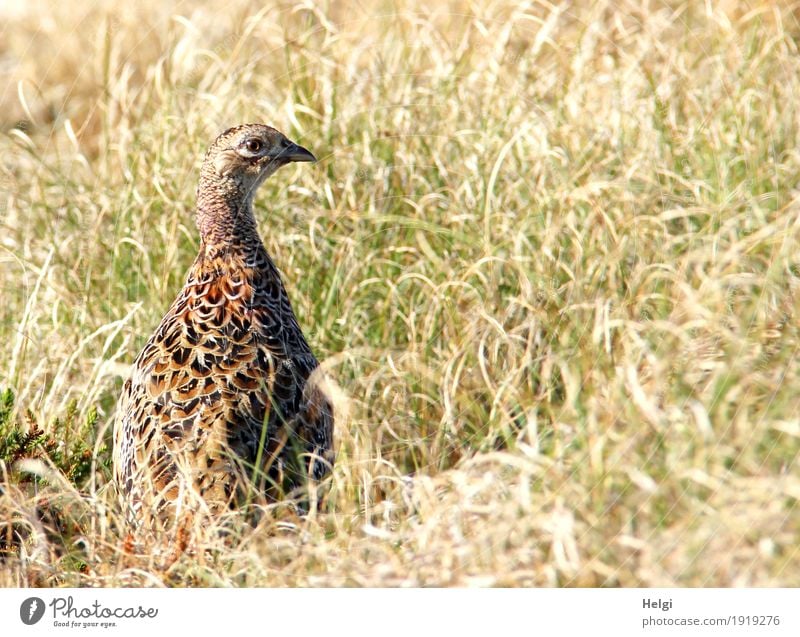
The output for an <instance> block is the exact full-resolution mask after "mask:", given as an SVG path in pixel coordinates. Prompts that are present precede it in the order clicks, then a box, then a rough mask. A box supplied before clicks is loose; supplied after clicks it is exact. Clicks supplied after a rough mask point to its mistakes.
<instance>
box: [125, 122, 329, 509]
mask: <svg viewBox="0 0 800 637" xmlns="http://www.w3.org/2000/svg"><path fill="white" fill-rule="evenodd" d="M313 161H316V159H315V157H314V155H312V154H311V153H310V152H309V151H308V150H306V149H305V148H303V147H302V146H298V145H297V144H295V143H293V142H291V141H289V140H288V139H287V138H286V137H285V136H284V135H283V134H282V133H280V132H279V131H277V130H275V129H274V128H271V127H269V126H265V125H262V124H247V125H242V126H237V127H235V128H230V129H228V130H226V131H225V132H224V133H222V134H221V135H220V136H219V137H218V138H217V139H216V140H215V141H214V143H213V144H212V145H211V147H210V148H209V149H208V152H207V153H206V156H205V159H204V161H203V165H202V168H201V171H200V182H199V186H198V189H197V210H196V222H197V227H198V229H199V231H200V237H201V243H200V251H199V254H198V255H197V258H196V259H195V260H194V263H193V264H192V266H191V269H190V270H189V274H188V276H187V278H186V282H185V284H184V286H183V289H182V290H181V291H180V292H179V293H178V296H177V298H176V299H175V300H174V301H173V303H172V305H171V306H170V308H169V310H167V313H166V315H165V316H164V318H163V319H162V320H161V324H160V325H159V326H158V328H157V329H156V330H155V332H154V333H153V335H152V336H151V337H150V339H149V340H148V341H147V344H146V345H145V346H144V349H143V350H142V351H141V353H140V354H139V355H138V357H137V358H136V360H135V362H134V364H133V371H132V374H131V377H130V379H129V380H128V381H127V382H126V383H125V385H124V388H123V392H122V395H121V397H120V401H119V405H118V409H117V419H116V422H115V425H114V473H115V479H116V482H117V486H118V489H119V491H120V492H121V495H122V497H123V500H124V501H125V503H126V507H127V509H128V511H129V513H130V514H131V517H132V519H134V520H137V519H141V517H142V516H143V515H144V514H146V513H157V512H159V511H163V510H164V509H166V508H167V506H168V505H169V504H170V503H172V504H174V505H177V500H178V499H179V497H181V494H184V495H185V494H187V493H192V494H194V495H195V496H199V498H201V499H202V500H203V501H205V502H206V503H208V504H209V506H210V508H211V509H213V510H220V509H221V510H224V509H226V508H231V507H235V506H237V504H241V503H243V502H249V501H252V498H253V496H254V495H256V496H263V497H264V498H265V499H266V501H275V500H277V499H279V498H280V497H282V496H285V495H291V494H293V493H302V492H303V490H304V489H305V487H307V486H308V484H309V481H313V482H316V481H319V480H320V479H322V478H323V477H324V476H325V475H326V474H327V473H328V472H329V471H330V469H331V467H332V463H333V451H332V439H333V407H332V404H331V402H330V400H329V399H328V397H327V395H326V393H325V391H324V389H323V385H322V382H321V381H322V372H321V369H320V367H319V363H318V362H317V359H316V358H315V357H314V354H313V353H312V351H311V348H310V347H309V345H308V343H307V342H306V339H305V337H304V336H303V333H302V331H301V329H300V327H299V326H298V323H297V319H296V318H295V315H294V312H293V311H292V306H291V304H290V302H289V297H288V295H287V293H286V289H285V288H284V285H283V282H282V280H281V277H280V274H279V273H278V269H277V268H276V266H275V264H274V263H273V261H272V259H271V258H270V256H269V254H267V251H266V249H265V248H264V244H263V242H262V241H261V238H260V236H259V234H258V230H257V228H256V221H255V217H254V215H253V196H254V195H255V192H256V190H257V189H258V187H259V186H260V185H261V184H262V183H263V182H264V180H265V179H266V178H267V177H269V176H270V175H271V174H272V173H274V172H275V171H276V170H277V169H278V168H280V167H281V166H284V165H286V164H288V163H290V162H313ZM306 493H307V491H306Z"/></svg>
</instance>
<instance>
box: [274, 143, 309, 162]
mask: <svg viewBox="0 0 800 637" xmlns="http://www.w3.org/2000/svg"><path fill="white" fill-rule="evenodd" d="M276 159H283V160H284V161H287V162H288V161H317V158H316V157H314V155H312V154H311V152H310V151H308V150H306V149H305V148H303V147H302V146H298V145H297V144H295V143H292V142H290V143H289V145H288V146H287V147H286V148H284V149H282V150H281V151H280V152H279V153H278V157H276Z"/></svg>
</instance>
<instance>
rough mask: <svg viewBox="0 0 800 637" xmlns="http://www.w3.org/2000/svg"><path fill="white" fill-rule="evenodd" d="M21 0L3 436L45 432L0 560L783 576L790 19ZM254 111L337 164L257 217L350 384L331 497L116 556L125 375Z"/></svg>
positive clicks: (597, 578) (791, 393)
mask: <svg viewBox="0 0 800 637" xmlns="http://www.w3.org/2000/svg"><path fill="white" fill-rule="evenodd" d="M33 4H34V6H32V7H31V8H22V4H20V6H19V7H17V6H16V5H15V4H14V3H12V4H11V5H10V6H6V5H4V6H5V7H6V8H5V9H4V11H5V12H6V14H7V15H5V16H3V24H4V26H2V27H0V60H2V65H0V77H2V83H1V84H0V126H2V128H3V130H4V133H3V135H2V138H1V139H0V156H2V168H1V169H0V170H1V172H0V194H1V197H0V214H1V215H2V216H0V220H1V221H0V223H2V235H1V236H0V288H1V289H2V299H3V301H2V303H1V304H0V342H2V343H3V356H2V359H0V389H3V388H10V389H12V390H13V393H14V395H15V403H14V406H13V407H12V408H10V409H8V410H7V411H8V414H7V417H6V421H5V425H4V430H3V432H2V435H3V436H5V438H7V439H9V440H10V439H11V438H10V437H13V436H12V434H14V432H15V428H17V430H16V434H15V435H17V437H18V438H19V436H20V435H22V434H20V432H19V430H21V431H22V433H23V434H24V433H25V431H27V430H28V429H30V428H32V427H33V426H34V425H33V422H34V421H35V422H37V423H41V424H40V427H42V429H43V430H44V434H43V436H45V437H46V436H47V435H50V436H51V437H53V436H55V438H56V439H55V441H54V442H53V441H51V442H50V443H44V442H43V443H42V444H41V445H38V443H36V445H38V446H36V445H34V446H35V447H36V450H35V452H32V453H26V454H23V453H19V454H17V456H18V457H16V458H15V457H11V456H10V455H7V456H6V457H5V458H4V462H3V463H0V470H1V474H2V493H1V494H0V520H3V521H4V528H5V529H6V532H8V531H9V529H11V528H13V529H15V530H16V531H17V534H18V535H19V536H21V537H22V541H21V544H20V543H17V544H15V543H14V542H12V541H11V540H8V541H7V542H6V552H5V554H4V556H2V557H0V560H2V570H0V584H2V585H6V586H8V585H52V586H58V585H91V586H112V585H120V584H139V585H161V584H167V585H224V586H227V585H241V586H245V585H246V586H263V585H267V586H305V585H311V586H326V585H369V586H384V585H385V586H407V585H459V586H461V585H470V584H476V585H526V586H528V585H569V586H576V585H578V586H583V585H591V586H594V585H620V586H671V585H692V586H733V585H795V586H796V585H800V549H799V548H798V546H799V545H798V541H797V538H798V534H800V510H798V500H799V499H800V472H798V451H800V415H799V414H800V363H799V362H798V357H797V348H798V343H800V341H799V340H798V317H797V310H798V299H797V290H798V285H799V284H800V257H798V255H800V229H799V227H798V226H799V224H800V205H799V204H798V200H797V194H796V191H795V186H796V183H797V176H798V174H800V155H799V154H798V147H800V145H799V144H798V135H799V133H800V112H799V111H798V104H800V100H799V99H798V97H800V56H799V55H798V38H800V25H799V24H798V9H796V8H795V7H794V6H792V5H788V4H784V5H781V6H776V5H774V4H773V3H772V2H766V1H763V2H762V1H759V0H752V1H751V2H742V3H735V2H730V1H729V2H720V3H718V2H707V3H700V2H661V1H658V0H652V1H650V2H640V1H638V0H636V1H634V0H628V2H623V3H621V4H620V3H608V2H600V3H589V2H585V3H584V2H558V0H556V1H555V2H553V3H552V4H551V3H548V2H543V1H539V2H530V3H522V4H520V3H517V2H505V1H498V2H495V3H493V4H491V5H490V6H483V5H481V4H480V3H470V2H467V1H465V0H464V1H462V0H453V1H452V2H450V4H449V5H448V7H447V8H446V9H445V8H441V7H438V6H436V4H435V3H433V4H431V3H423V2H419V1H418V0H407V1H405V2H399V3H397V4H395V5H390V4H387V3H380V2H375V3H370V2H367V3H363V2H359V3H352V4H347V3H335V4H334V3H331V4H330V6H326V5H325V4H319V5H318V4H314V3H313V2H312V1H311V0H309V1H308V2H301V3H298V2H295V1H294V0H291V1H288V0H287V1H284V2H278V3H275V4H270V5H269V7H268V8H262V5H261V4H260V3H256V2H247V1H242V0H238V1H235V2H230V3H226V5H227V7H229V8H227V9H226V10H225V11H223V10H222V9H221V8H220V9H214V10H212V9H209V8H204V6H203V5H202V4H201V3H199V2H198V3H194V2H172V3H157V2H145V3H126V4H124V5H122V4H120V5H119V6H116V5H114V4H111V3H103V2H96V3H93V4H91V5H89V6H87V5H86V4H85V3H77V2H73V3H52V4H44V3H40V6H38V7H37V6H35V3H33ZM242 121H264V122H268V123H272V124H274V125H275V126H276V127H278V128H280V129H282V130H284V131H285V132H286V133H287V134H289V135H290V136H291V137H293V138H295V139H297V140H298V141H300V142H301V143H303V144H305V145H307V146H308V147H309V148H311V149H312V150H313V152H314V153H315V154H317V156H318V157H320V158H321V161H320V163H319V164H317V166H315V167H311V168H309V167H308V166H304V167H302V169H297V170H291V169H286V172H284V173H280V174H279V175H278V176H276V177H275V178H273V179H272V180H270V181H269V182H268V184H267V185H266V186H265V188H264V189H263V191H262V193H261V196H260V197H259V199H258V202H257V212H258V216H259V218H260V224H261V230H262V233H263V235H264V237H265V241H266V243H267V246H268V248H269V250H270V251H271V253H272V254H273V255H274V256H275V258H276V261H277V262H278V264H279V266H280V267H281V268H282V270H283V272H284V273H285V277H286V280H287V285H288V287H289V289H290V292H291V294H292V297H293V300H294V304H295V308H296V310H297V312H298V315H299V317H300V322H301V324H302V325H303V326H304V327H305V329H306V332H307V333H308V335H309V337H310V340H311V342H312V345H313V346H314V348H315V350H316V351H317V352H318V353H319V355H320V358H322V359H325V360H326V366H327V368H328V370H329V371H330V373H331V375H332V377H333V378H335V379H336V381H337V383H338V385H339V387H340V396H339V399H338V401H339V410H340V412H342V413H343V414H344V416H343V417H342V419H341V421H340V422H339V425H338V432H337V441H336V444H337V449H338V464H337V466H336V470H335V473H334V476H333V483H332V490H331V493H330V497H329V500H328V507H327V509H326V510H324V511H320V512H318V513H316V514H312V515H311V516H309V517H308V518H305V519H298V518H295V517H293V516H292V514H291V512H289V511H287V510H284V509H283V508H282V507H277V508H276V509H275V510H273V511H269V512H268V514H267V515H266V516H264V518H263V519H262V521H261V522H260V524H259V526H258V528H256V529H249V528H247V527H246V526H243V525H242V521H241V519H238V518H237V516H233V519H232V520H230V521H229V530H228V536H227V539H226V540H225V541H223V540H220V539H219V538H218V537H217V536H215V534H214V533H210V532H208V527H209V524H208V523H207V522H206V521H203V520H199V519H198V520H195V521H194V522H193V524H194V525H195V526H194V527H192V526H189V527H188V528H186V529H184V530H183V531H181V533H180V537H175V536H172V537H170V538H169V539H168V542H167V543H166V544H167V546H166V547H164V548H163V550H161V549H158V547H156V548H153V547H144V548H143V547H141V546H131V545H130V543H129V542H126V538H125V534H124V532H123V531H121V530H120V528H119V526H118V520H119V513H118V512H117V511H116V509H115V507H114V504H113V498H112V497H111V496H110V495H109V489H108V480H109V473H108V453H107V448H106V445H107V443H108V434H109V426H110V423H111V422H112V418H113V411H114V405H115V401H116V397H117V395H118V394H119V390H120V386H121V383H122V379H123V377H124V375H125V373H126V365H127V364H128V363H129V362H130V361H131V360H132V359H133V357H134V356H135V353H136V352H137V351H138V349H139V348H140V347H141V346H142V344H143V342H144V340H145V339H146V337H147V336H148V334H149V333H150V331H151V330H152V328H153V326H154V325H156V324H157V322H158V320H159V318H160V316H161V313H162V312H163V311H164V310H165V308H166V306H167V304H168V302H169V300H170V299H171V298H172V296H173V295H174V294H175V292H176V291H177V290H178V289H179V287H180V285H181V282H182V278H183V276H184V273H185V271H186V269H187V267H188V265H189V263H190V261H191V259H192V257H193V254H194V252H195V250H196V245H197V238H196V232H195V229H194V224H193V217H192V211H193V198H194V189H195V185H196V175H197V168H198V162H199V158H200V153H201V151H202V150H203V149H204V147H205V145H206V144H207V143H208V142H209V141H210V140H211V139H212V138H213V137H214V136H215V134H216V133H217V132H219V131H220V130H221V129H223V128H225V127H226V126H228V125H231V124H234V123H238V122H242ZM71 403H72V405H73V406H72V407H71V408H70V409H71V410H72V412H71V413H72V414H73V416H74V417H73V419H72V420H64V418H63V414H64V413H65V412H66V411H67V410H68V406H69V405H70V404H71ZM93 409H94V410H96V413H97V418H96V420H92V418H91V417H90V415H91V413H92V410H93ZM26 414H27V415H26ZM76 414H77V415H76ZM56 418H60V420H59V425H58V427H55V425H53V424H52V423H54V422H55V419H56ZM0 420H2V419H0ZM65 422H66V423H67V424H68V425H69V426H65ZM69 423H73V424H69ZM76 423H77V424H76ZM81 423H82V424H81ZM87 423H89V424H88V425H87ZM79 424H80V426H79ZM89 425H91V426H89ZM73 429H74V430H73ZM56 433H57V436H56V435H55V434H56ZM76 436H77V437H79V438H80V439H81V440H82V442H83V443H84V444H85V445H88V446H89V448H91V449H92V450H93V451H92V460H93V463H94V464H93V467H94V471H93V472H92V474H91V478H90V479H89V480H83V481H77V480H71V479H70V478H69V476H68V475H67V473H65V471H66V470H65V469H64V468H63V466H64V462H65V461H64V458H67V459H69V455H70V453H71V449H72V446H71V445H72V444H73V443H71V442H70V441H71V440H72V441H74V440H75V437H76ZM44 439H45V438H42V440H44ZM14 440H17V438H15V439H14ZM17 442H18V443H19V444H22V443H20V442H19V440H17ZM23 442H24V441H23ZM29 442H30V441H29ZM9 444H10V443H9ZM26 444H27V443H26ZM33 444H34V443H32V442H30V445H33ZM48 444H49V447H48ZM53 444H55V447H53ZM30 445H29V446H30ZM7 448H9V449H10V448H11V447H10V446H8V445H7ZM48 449H49V450H48ZM56 452H59V453H60V454H61V455H60V456H58V458H60V459H61V460H60V461H59V462H57V461H56V460H53V457H52V456H53V454H56ZM56 455H57V454H56ZM58 458H57V459H58ZM12 460H16V462H15V463H14V464H13V466H12V462H11V461H12ZM32 476H33V477H32ZM34 477H35V479H34ZM42 498H47V502H48V505H47V506H49V507H50V508H53V507H55V509H56V513H52V512H51V513H49V514H47V513H46V512H45V513H44V514H43V513H42V507H43V504H42ZM37 507H38V511H37ZM45 508H47V507H45ZM48 515H49V516H50V517H49V518H48ZM54 516H55V518H56V520H55V521H53V520H52V518H53V517H54ZM48 520H49V522H48ZM9 523H13V525H14V526H13V527H11V526H9ZM203 529H205V530H203ZM7 534H8V533H7ZM12 539H13V538H12ZM0 544H2V541H0ZM12 546H13V549H12V548H10V547H12ZM170 547H171V548H170ZM0 548H2V546H0ZM170 551H172V552H171V553H170Z"/></svg>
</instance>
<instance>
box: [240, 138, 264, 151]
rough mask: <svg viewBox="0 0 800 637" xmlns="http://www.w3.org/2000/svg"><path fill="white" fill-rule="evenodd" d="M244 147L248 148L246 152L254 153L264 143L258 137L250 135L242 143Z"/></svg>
mask: <svg viewBox="0 0 800 637" xmlns="http://www.w3.org/2000/svg"><path fill="white" fill-rule="evenodd" d="M244 147H245V148H246V149H247V150H248V152H251V153H253V154H255V153H257V152H258V151H260V150H261V149H262V148H263V147H264V144H263V143H262V141H261V140H260V139H258V138H256V137H251V138H250V139H248V140H247V141H246V142H245V143H244Z"/></svg>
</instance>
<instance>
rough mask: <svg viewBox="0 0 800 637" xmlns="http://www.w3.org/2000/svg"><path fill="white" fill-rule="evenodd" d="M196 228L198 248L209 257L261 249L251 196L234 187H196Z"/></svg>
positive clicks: (239, 254)
mask: <svg viewBox="0 0 800 637" xmlns="http://www.w3.org/2000/svg"><path fill="white" fill-rule="evenodd" d="M196 221H197V228H198V230H199V231H200V240H201V246H202V248H201V250H203V251H205V252H206V254H208V255H209V256H218V255H222V254H230V255H231V256H234V255H236V256H241V257H245V258H246V257H247V256H248V255H249V254H251V253H253V252H254V251H258V250H263V249H264V247H263V243H262V242H261V237H260V236H259V234H258V229H257V227H256V220H255V216H254V215H253V197H252V194H249V193H241V192H239V191H238V190H235V189H231V190H230V191H227V190H224V189H221V188H203V187H202V184H201V187H200V188H199V189H198V194H197V217H196Z"/></svg>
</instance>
